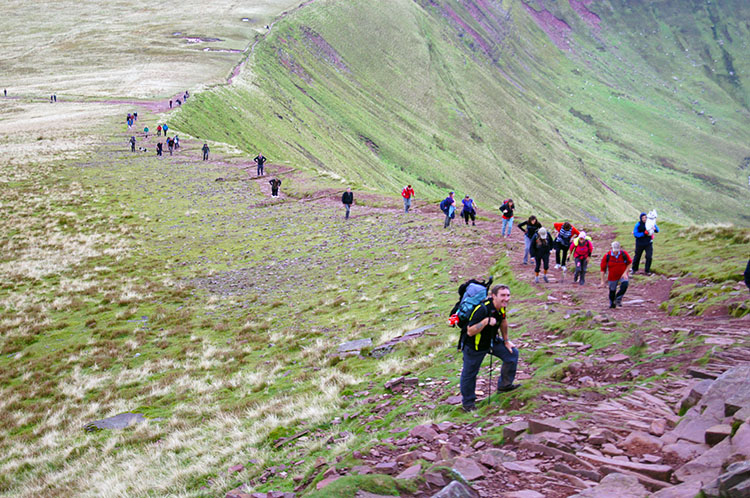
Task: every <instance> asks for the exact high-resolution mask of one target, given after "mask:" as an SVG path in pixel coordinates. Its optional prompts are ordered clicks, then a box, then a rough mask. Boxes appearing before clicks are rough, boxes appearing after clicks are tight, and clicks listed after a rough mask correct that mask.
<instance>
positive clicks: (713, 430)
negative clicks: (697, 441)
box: [706, 424, 732, 446]
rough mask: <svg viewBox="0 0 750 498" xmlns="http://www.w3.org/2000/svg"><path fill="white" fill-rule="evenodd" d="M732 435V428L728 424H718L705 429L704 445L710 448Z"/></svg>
mask: <svg viewBox="0 0 750 498" xmlns="http://www.w3.org/2000/svg"><path fill="white" fill-rule="evenodd" d="M731 434H732V426H731V425H728V424H718V425H714V426H713V427H709V428H708V429H706V444H710V445H711V446H713V445H715V444H717V443H719V442H721V441H722V440H723V439H725V438H727V437H729V436H730V435H731Z"/></svg>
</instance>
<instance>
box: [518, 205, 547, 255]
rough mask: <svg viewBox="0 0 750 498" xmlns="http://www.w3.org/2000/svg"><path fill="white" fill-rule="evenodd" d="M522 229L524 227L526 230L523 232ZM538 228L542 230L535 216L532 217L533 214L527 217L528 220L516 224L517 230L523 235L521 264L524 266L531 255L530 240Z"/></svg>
mask: <svg viewBox="0 0 750 498" xmlns="http://www.w3.org/2000/svg"><path fill="white" fill-rule="evenodd" d="M524 227H526V230H524ZM540 228H542V224H541V223H539V220H537V219H536V216H534V215H533V214H532V215H531V216H529V219H528V220H526V221H522V222H521V223H519V224H518V229H519V230H521V231H522V232H523V233H524V237H523V243H524V249H523V264H525V265H528V264H529V256H530V255H531V239H533V238H534V234H535V233H536V232H537V230H539V229H540Z"/></svg>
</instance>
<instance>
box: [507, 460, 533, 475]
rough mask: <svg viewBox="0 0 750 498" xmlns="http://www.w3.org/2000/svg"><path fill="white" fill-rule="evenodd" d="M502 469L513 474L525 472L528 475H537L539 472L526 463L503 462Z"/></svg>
mask: <svg viewBox="0 0 750 498" xmlns="http://www.w3.org/2000/svg"><path fill="white" fill-rule="evenodd" d="M502 465H503V467H505V468H506V469H507V470H512V471H513V472H526V473H529V474H539V473H540V472H541V470H539V469H537V468H536V466H535V465H534V464H532V463H528V462H523V461H520V462H503V464H502Z"/></svg>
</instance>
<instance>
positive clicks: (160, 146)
mask: <svg viewBox="0 0 750 498" xmlns="http://www.w3.org/2000/svg"><path fill="white" fill-rule="evenodd" d="M162 149H163V146H162V143H161V142H159V143H158V144H156V155H157V156H160V155H161V152H162Z"/></svg>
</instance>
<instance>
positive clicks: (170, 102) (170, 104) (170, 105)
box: [169, 100, 172, 109]
mask: <svg viewBox="0 0 750 498" xmlns="http://www.w3.org/2000/svg"><path fill="white" fill-rule="evenodd" d="M169 108H170V109H171V108H172V101H171V100H170V101H169Z"/></svg>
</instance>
